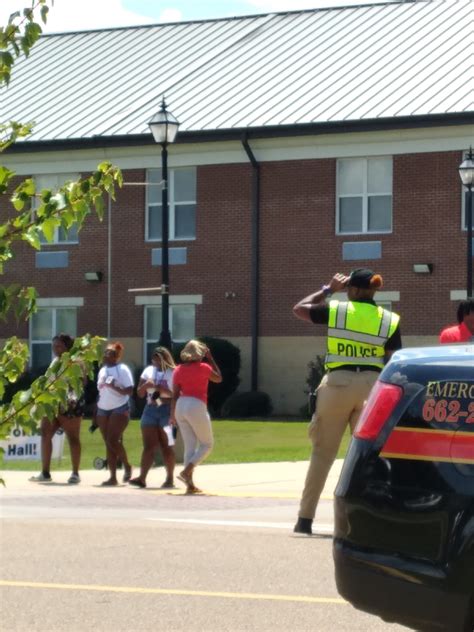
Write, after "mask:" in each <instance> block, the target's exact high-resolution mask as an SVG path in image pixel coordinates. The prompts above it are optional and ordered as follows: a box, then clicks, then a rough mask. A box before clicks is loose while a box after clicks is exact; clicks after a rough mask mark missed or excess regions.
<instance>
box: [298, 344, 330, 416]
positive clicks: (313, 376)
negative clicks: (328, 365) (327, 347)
mask: <svg viewBox="0 0 474 632" xmlns="http://www.w3.org/2000/svg"><path fill="white" fill-rule="evenodd" d="M307 366H308V374H307V376H306V385H307V387H306V388H305V389H304V393H306V396H307V399H308V401H307V404H305V406H302V407H301V409H300V412H301V413H302V414H303V415H305V416H307V417H310V416H311V414H312V412H311V411H310V406H309V397H310V394H311V393H314V392H315V391H316V389H317V388H318V386H319V385H320V383H321V380H322V379H323V376H324V374H325V373H326V369H325V367H324V356H316V358H315V359H314V360H311V361H310V362H308V365H307Z"/></svg>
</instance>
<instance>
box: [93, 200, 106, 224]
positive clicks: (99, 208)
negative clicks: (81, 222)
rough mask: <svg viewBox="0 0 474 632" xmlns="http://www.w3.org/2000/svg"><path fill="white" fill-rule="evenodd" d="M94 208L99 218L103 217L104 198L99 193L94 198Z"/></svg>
mask: <svg viewBox="0 0 474 632" xmlns="http://www.w3.org/2000/svg"><path fill="white" fill-rule="evenodd" d="M94 204H95V210H96V213H97V215H98V216H99V218H100V219H101V220H102V219H103V218H104V200H103V198H102V196H101V195H99V196H97V197H96V198H95V200H94Z"/></svg>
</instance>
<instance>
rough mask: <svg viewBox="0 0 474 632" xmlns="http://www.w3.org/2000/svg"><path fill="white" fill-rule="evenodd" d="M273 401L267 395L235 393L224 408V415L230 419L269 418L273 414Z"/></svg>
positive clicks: (248, 392) (260, 393) (251, 392)
mask: <svg viewBox="0 0 474 632" xmlns="http://www.w3.org/2000/svg"><path fill="white" fill-rule="evenodd" d="M272 411H273V406H272V400H271V399H270V396H269V395H268V394H267V393H262V392H261V391H247V392H245V393H234V395H231V396H230V397H229V398H228V399H227V400H226V401H225V403H224V405H223V406H222V415H223V417H225V418H229V419H232V418H234V419H238V418H242V417H243V418H246V417H259V418H262V417H269V416H270V415H271V414H272Z"/></svg>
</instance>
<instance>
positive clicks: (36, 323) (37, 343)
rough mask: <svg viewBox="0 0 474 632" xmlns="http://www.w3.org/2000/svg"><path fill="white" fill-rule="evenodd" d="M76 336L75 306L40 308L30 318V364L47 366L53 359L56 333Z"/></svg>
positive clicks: (38, 366) (37, 367)
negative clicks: (52, 343)
mask: <svg viewBox="0 0 474 632" xmlns="http://www.w3.org/2000/svg"><path fill="white" fill-rule="evenodd" d="M60 333H66V334H69V335H70V336H73V337H74V336H76V333H77V309H76V308H75V307H47V308H43V307H40V308H38V311H37V312H36V313H35V314H33V316H32V318H31V320H30V366H31V367H32V368H33V369H41V368H45V367H47V366H48V365H49V363H50V362H51V360H52V359H53V352H52V348H51V341H52V339H53V336H56V334H60Z"/></svg>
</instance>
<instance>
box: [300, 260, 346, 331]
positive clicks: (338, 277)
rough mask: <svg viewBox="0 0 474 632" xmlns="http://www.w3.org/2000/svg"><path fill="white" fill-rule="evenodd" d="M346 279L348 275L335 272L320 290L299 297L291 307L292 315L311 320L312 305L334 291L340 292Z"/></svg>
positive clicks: (317, 303)
mask: <svg viewBox="0 0 474 632" xmlns="http://www.w3.org/2000/svg"><path fill="white" fill-rule="evenodd" d="M348 281H349V277H348V276H346V275H345V274H341V273H340V272H337V273H336V274H335V275H334V276H333V278H332V279H331V282H330V283H329V284H328V285H323V286H322V287H321V289H320V290H318V291H317V292H314V293H313V294H309V295H308V296H305V297H304V298H302V299H301V301H299V302H298V303H296V305H295V306H294V307H293V313H294V315H295V316H296V317H297V318H299V319H300V320H306V321H308V322H312V320H311V314H310V311H311V308H312V307H313V305H319V304H320V303H323V302H324V301H325V300H326V298H327V297H329V296H331V294H334V292H341V291H342V290H344V289H345V288H346V286H347V283H348Z"/></svg>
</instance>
